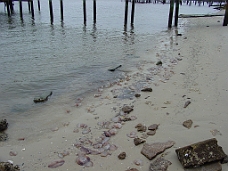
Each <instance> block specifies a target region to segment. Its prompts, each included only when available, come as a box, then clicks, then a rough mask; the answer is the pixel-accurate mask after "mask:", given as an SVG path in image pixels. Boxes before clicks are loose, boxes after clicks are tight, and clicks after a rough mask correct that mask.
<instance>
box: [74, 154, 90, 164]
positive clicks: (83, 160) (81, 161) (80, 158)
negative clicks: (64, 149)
mask: <svg viewBox="0 0 228 171" xmlns="http://www.w3.org/2000/svg"><path fill="white" fill-rule="evenodd" d="M75 162H76V163H77V164H78V165H80V166H85V165H86V164H87V163H88V162H90V158H89V157H88V156H86V155H83V154H80V155H79V156H78V157H77V158H76V160H75Z"/></svg>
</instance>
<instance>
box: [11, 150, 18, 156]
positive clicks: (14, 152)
mask: <svg viewBox="0 0 228 171" xmlns="http://www.w3.org/2000/svg"><path fill="white" fill-rule="evenodd" d="M9 155H10V156H16V155H17V152H16V151H10V152H9Z"/></svg>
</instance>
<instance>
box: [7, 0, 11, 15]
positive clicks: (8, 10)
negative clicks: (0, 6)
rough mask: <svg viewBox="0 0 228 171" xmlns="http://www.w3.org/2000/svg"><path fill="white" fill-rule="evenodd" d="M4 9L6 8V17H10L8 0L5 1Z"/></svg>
mask: <svg viewBox="0 0 228 171" xmlns="http://www.w3.org/2000/svg"><path fill="white" fill-rule="evenodd" d="M6 9H7V14H8V17H10V16H11V12H10V7H9V1H6Z"/></svg>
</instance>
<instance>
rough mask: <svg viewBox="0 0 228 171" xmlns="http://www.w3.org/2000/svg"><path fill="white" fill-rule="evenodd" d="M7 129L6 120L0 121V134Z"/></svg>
mask: <svg viewBox="0 0 228 171" xmlns="http://www.w3.org/2000/svg"><path fill="white" fill-rule="evenodd" d="M7 128H8V123H7V120H6V119H2V120H1V121H0V132H1V131H5V130H6V129H7Z"/></svg>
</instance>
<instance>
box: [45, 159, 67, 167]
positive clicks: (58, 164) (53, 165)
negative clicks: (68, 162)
mask: <svg viewBox="0 0 228 171" xmlns="http://www.w3.org/2000/svg"><path fill="white" fill-rule="evenodd" d="M64 163H65V161H64V160H57V161H54V162H52V163H51V164H49V165H48V167H49V168H57V167H59V166H62V165H63V164H64Z"/></svg>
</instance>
